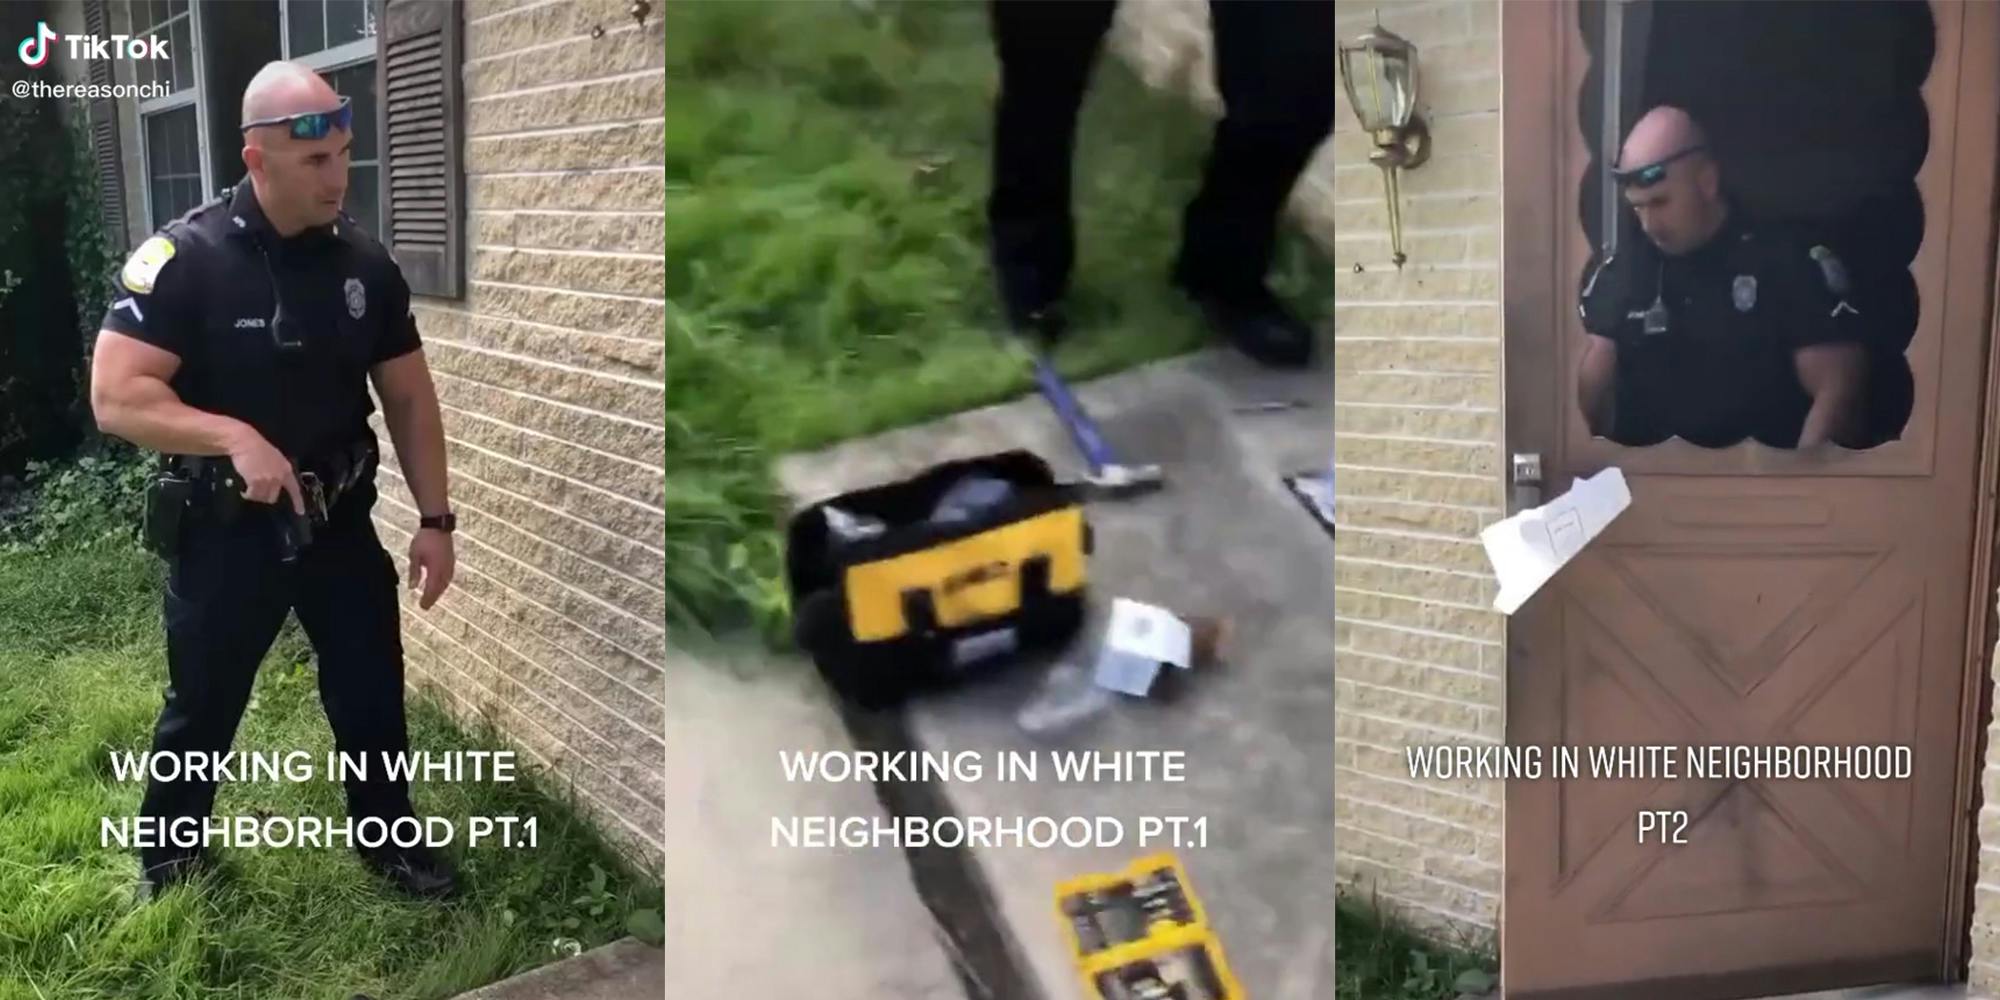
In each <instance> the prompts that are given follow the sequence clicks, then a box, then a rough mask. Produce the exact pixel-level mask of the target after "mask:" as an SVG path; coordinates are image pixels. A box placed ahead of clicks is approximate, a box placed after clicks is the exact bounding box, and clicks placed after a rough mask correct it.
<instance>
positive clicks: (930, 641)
mask: <svg viewBox="0 0 2000 1000" xmlns="http://www.w3.org/2000/svg"><path fill="white" fill-rule="evenodd" d="M970 477H983V478H986V479H989V480H997V481H999V482H1002V483H1005V484H1007V488H1006V491H1005V496H1004V498H1001V499H999V500H998V501H997V502H990V503H986V504H981V505H977V506H968V507H967V508H966V511H965V513H964V514H963V515H962V516H960V517H956V518H950V517H939V516H936V514H937V512H938V508H939V504H940V501H943V500H946V499H947V498H948V494H949V493H950V491H952V490H953V488H954V485H955V484H963V483H965V482H966V481H967V480H968V478H970ZM986 485H988V486H991V484H990V483H988V484H986ZM829 508H832V509H833V513H832V514H831V515H829V513H828V510H829ZM829 516H831V518H832V521H831V522H830V521H829ZM840 522H845V523H855V522H868V523H870V524H872V525H873V526H874V528H875V531H876V533H875V534H873V535H872V536H870V537H860V538H855V537H842V535H841V534H840V533H839V532H837V531H836V530H834V528H833V527H832V524H833V523H840ZM1090 549H1091V531H1090V525H1089V522H1088V521H1087V520H1086V519H1085V517H1084V511H1083V505H1082V503H1081V500H1080V497H1079V496H1078V494H1077V491H1076V490H1075V489H1074V488H1073V487H1070V486H1067V485H1063V484H1059V483H1057V482H1056V480H1055V477H1054V475H1053V474H1052V473H1051V472H1050V470H1049V467H1048V464H1047V463H1045V462H1044V461H1042V460H1041V459H1040V458H1039V457H1037V456H1035V455H1033V454H1031V453H1029V452H1025V451H1010V452H1003V453H999V454H994V455H988V456H984V457H980V458H972V459H966V460H962V461H954V462H947V463H943V464H940V465H937V466H933V467H932V468H930V469H928V470H926V471H925V472H923V473H922V474H920V475H917V476H915V477H913V478H910V479H907V480H903V481H901V482H896V483H890V484H887V485H883V486H877V487H872V488H869V489H865V490H860V491H857V492H852V493H847V494H843V495H841V496H837V497H833V498H831V499H828V500H824V501H821V502H820V503H816V504H813V505H812V506H810V507H807V508H805V509H804V510H802V511H800V512H798V513H797V514H796V515H794V516H793V518H792V520H791V523H790V525H789V526H788V530H787V544H786V552H785V562H786V576H787V584H788V587H789V589H790V593H791V600H792V608H793V634H794V637H795V638H796V640H797V641H798V644H799V646H800V647H801V648H803V649H804V650H805V651H806V652H807V653H808V654H809V655H811V656H812V658H813V661H814V663H815V664H817V665H818V667H819V669H820V672H821V673H822V674H823V675H824V676H825V677H826V679H827V681H828V683H829V684H830V685H831V686H832V687H833V688H834V690H836V691H837V692H839V693H840V694H841V695H843V696H844V697H846V698H847V699H848V700H850V701H852V702H855V703H857V704H860V705H862V706H865V707H883V706H886V705H889V704H894V703H896V702H898V701H901V700H902V699H903V698H905V697H907V696H908V695H910V694H912V693H914V692H917V691H920V690H924V689H927V688H936V687H942V686H946V685H949V684H952V683H955V682H957V681H960V680H962V679H965V678H967V677H969V676H972V675H975V674H984V673H989V672H991V671H992V670H994V669H997V668H999V667H1001V666H1004V665H1006V664H1008V663H1011V662H1016V661H1018V660H1020V659H1022V658H1023V657H1024V655H1025V654H1028V653H1031V652H1034V651H1037V650H1043V649H1047V648H1050V647H1054V646H1060V645H1062V644H1064V643H1067V642H1068V641H1069V640H1070V639H1071V638H1072V637H1074V636H1075V634H1076V632H1077V631H1078V629H1079V628H1081V626H1082V624H1083V617H1084V600H1085V584H1086V579H1087V567H1086V562H1087V557H1088V556H1089V553H1090Z"/></svg>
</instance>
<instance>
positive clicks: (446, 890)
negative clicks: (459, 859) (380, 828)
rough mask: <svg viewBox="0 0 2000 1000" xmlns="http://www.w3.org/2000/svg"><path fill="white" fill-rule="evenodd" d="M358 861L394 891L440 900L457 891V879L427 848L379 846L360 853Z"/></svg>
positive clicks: (441, 859) (419, 845)
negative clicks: (388, 884)
mask: <svg viewBox="0 0 2000 1000" xmlns="http://www.w3.org/2000/svg"><path fill="white" fill-rule="evenodd" d="M361 860H362V862H363V863H364V864H366V865H367V866H368V867H369V868H371V869H373V870H374V872H375V874H377V875H380V876H381V877H383V878H385V879H387V880H389V882H390V884H392V885H394V886H395V887H396V888H398V889H401V890H402V891H404V892H406V893H409V894H410V895H412V896H417V897H419V898H423V899H442V898H444V897H446V896H450V895H452V894H454V893H456V892H457V891H458V876H457V875H455V874H453V873H452V870H451V868H450V867H449V866H448V865H446V864H445V862H444V859H443V858H440V857H438V856H437V855H436V854H434V853H432V852H431V850H430V848H428V847H425V846H423V845H422V844H418V845H417V846H415V847H394V846H383V847H378V848H375V849H374V850H364V851H362V852H361Z"/></svg>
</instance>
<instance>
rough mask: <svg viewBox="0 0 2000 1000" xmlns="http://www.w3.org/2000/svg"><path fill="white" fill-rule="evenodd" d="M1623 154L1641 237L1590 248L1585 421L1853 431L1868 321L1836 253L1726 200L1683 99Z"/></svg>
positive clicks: (1692, 429)
mask: <svg viewBox="0 0 2000 1000" xmlns="http://www.w3.org/2000/svg"><path fill="white" fill-rule="evenodd" d="M1619 162H1620V163H1621V164H1624V166H1623V167H1621V168H1620V169H1619V170H1618V171H1617V172H1616V173H1615V176H1616V178H1617V180H1618V182H1619V184H1620V185H1621V186H1622V187H1623V188H1624V192H1625V198H1626V201H1627V202H1628V203H1629V204H1631V206H1632V208H1633V211H1634V212H1635V213H1636V214H1637V215H1638V220H1639V225H1640V228H1641V229H1642V230H1644V232H1645V235H1646V240H1647V243H1646V245H1642V246H1640V247H1638V248H1635V249H1632V250H1621V251H1620V252H1619V253H1617V254H1614V255H1613V256H1612V257H1611V258H1610V259H1608V260H1602V261H1599V262H1597V263H1596V264H1595V265H1594V267H1593V268H1592V270H1591V273H1590V276H1589V278H1588V279H1586V281H1585V283H1584V286H1583V289H1582V292H1581V294H1580V296H1579V303H1578V311H1579V312H1580V313H1581V314H1582V317H1583V325H1584V329H1585V331H1586V332H1587V333H1588V334H1589V336H1588V338H1587V340H1588V343H1587V345H1586V346H1585V349H1584V355H1583V360H1582V364H1581V366H1580V371H1579V375H1578V399H1579V401H1580V403H1581V405H1582V407H1583V410H1584V414H1585V417H1586V419H1587V420H1588V422H1589V423H1590V425H1591V428H1592V430H1593V431H1595V432H1596V433H1598V434H1602V435H1604V436H1606V437H1610V438H1612V439H1613V440H1616V441H1618V442H1619V443H1621V444H1627V445H1645V444H1654V443H1657V442H1660V441H1664V440H1666V439H1668V438H1672V437H1680V438H1683V439H1685V440H1687V441H1689V442H1691V443H1694V444H1698V445H1702V446H1705V447H1727V446H1729V445H1732V444H1735V443H1737V442H1739V441H1742V440H1743V439H1744V438H1746V437H1747V438H1754V439H1756V440H1758V441H1761V442H1763V443H1765V444H1767V445H1771V446H1774V447H1780V448H1793V447H1798V448H1810V447H1814V446H1817V445H1820V444H1823V443H1826V442H1829V441H1832V442H1835V443H1849V442H1851V441H1853V440H1855V439H1856V438H1858V437H1859V435H1860V434H1861V433H1862V431H1863V428H1862V427H1861V426H1859V425H1860V424H1861V423H1862V421H1863V418H1864V414H1863V406H1862V394H1863V390H1864V389H1865V378H1866V353H1865V351H1864V349H1863V342H1864V331H1863V329H1862V327H1861V325H1860V323H1859V319H1860V313H1859V311H1857V310H1856V309H1855V308H1854V306H1853V305H1851V304H1850V303H1849V302H1848V295H1849V289H1848V288H1847V275H1846V271H1845V268H1844V267H1843V266H1842V265H1841V263H1840V260H1839V258H1838V257H1836V256H1834V254H1833V252H1832V251H1831V250H1829V249H1828V248H1827V247H1825V246H1822V245H1816V244H1813V243H1811V242H1810V241H1808V240H1804V239H1800V238H1798V237H1796V236H1793V235H1790V234H1787V233H1784V232H1781V231H1779V230H1776V229H1772V228H1768V227H1760V226H1759V225H1757V224H1756V223H1755V222H1754V221H1753V220H1752V219H1751V218H1750V217H1749V216H1748V215H1747V214H1746V213H1745V212H1744V211H1743V210H1742V209H1741V208H1739V207H1736V206H1734V205H1732V204H1731V203H1730V200H1729V199H1728V198H1727V197H1725V196H1724V194H1723V193H1722V188H1721V171H1720V168H1719V166H1718V165H1717V164H1716V161H1715V160H1714V158H1713V157H1711V156H1710V155H1709V152H1708V148H1707V143H1706V140H1705V138H1704V136H1703V134H1702V131H1701V129H1700V127H1699V126H1698V125H1697V124H1696V123H1695V121H1694V119H1693V118H1692V117H1691V116H1689V115H1688V113H1687V112H1685V111H1683V110H1681V109H1679V108H1674V107H1666V106H1662V107H1658V108H1655V109H1653V110H1652V111H1650V112H1648V113H1647V114H1646V115H1645V116H1644V117H1643V118H1641V119H1640V120H1639V122H1638V124H1637V125H1635V126H1633V128H1632V132H1631V134H1630V136H1628V137H1627V139H1626V141H1625V145H1624V147H1623V149H1622V150H1621V152H1620V156H1619Z"/></svg>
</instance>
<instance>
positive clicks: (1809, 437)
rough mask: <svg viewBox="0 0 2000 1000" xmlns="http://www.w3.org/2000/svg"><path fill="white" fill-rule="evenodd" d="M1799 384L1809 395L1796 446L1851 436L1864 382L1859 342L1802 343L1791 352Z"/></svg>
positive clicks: (1858, 420) (1854, 427) (1852, 435)
mask: <svg viewBox="0 0 2000 1000" xmlns="http://www.w3.org/2000/svg"><path fill="white" fill-rule="evenodd" d="M1792 359H1793V364H1794V365H1795V366H1796V367H1797V369H1798V374H1799V384H1800V385H1802V386H1804V387H1805V390H1806V394H1807V395H1809V396H1811V397H1812V409H1811V410H1809V411H1807V413H1806V423H1805V429H1804V430H1801V431H1800V432H1799V447H1800V448H1812V447H1816V446H1818V445H1821V444H1825V443H1826V442H1828V441H1834V442H1840V441H1847V440H1852V439H1853V437H1854V435H1855V431H1856V428H1857V425H1858V424H1859V422H1860V417H1861V393H1862V388H1863V386H1864V385H1865V384H1866V375H1867V356H1866V355H1865V354H1864V353H1863V352H1862V350H1861V346H1860V345H1859V344H1852V343H1835V344H1816V345H1813V346H1811V347H1801V348H1799V349H1798V350H1797V351H1794V352H1793V353H1792Z"/></svg>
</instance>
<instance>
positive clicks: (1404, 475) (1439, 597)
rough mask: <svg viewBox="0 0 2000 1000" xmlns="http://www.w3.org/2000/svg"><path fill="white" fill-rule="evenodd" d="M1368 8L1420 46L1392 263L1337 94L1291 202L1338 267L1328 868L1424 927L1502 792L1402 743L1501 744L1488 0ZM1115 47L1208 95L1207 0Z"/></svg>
mask: <svg viewBox="0 0 2000 1000" xmlns="http://www.w3.org/2000/svg"><path fill="white" fill-rule="evenodd" d="M1376 11H1379V12H1380V16H1381V21H1382V25H1383V26H1384V27H1385V28H1388V29H1389V30H1392V31H1395V32H1397V33H1398V34H1400V35H1402V36H1403V37H1405V38H1407V39H1409V40H1410V41H1411V42H1413V43H1415V44H1416V45H1417V47H1418V49H1419V59H1420V61H1421V66H1422V74H1423V86H1424V88H1425V89H1424V92H1423V93H1422V94H1421V95H1420V99H1421V101H1422V104H1423V105H1424V112H1425V116H1426V118H1427V119H1428V120H1429V121H1430V122H1431V131H1432V139H1433V143H1432V148H1433V153H1432V158H1431V161H1430V162H1429V163H1427V164H1425V165H1424V166H1423V167H1422V168H1421V169H1419V170H1416V171H1413V172H1410V173H1407V174H1405V175H1404V177H1403V192H1404V199H1405V200H1404V204H1403V234H1404V252H1405V253H1407V254H1408V255H1409V261H1408V263H1406V264H1405V265H1404V267H1403V270H1402V271H1401V272H1400V273H1399V272H1398V271H1397V270H1396V269H1395V268H1394V267H1393V266H1392V265H1391V264H1390V263H1389V257H1390V249H1389V234H1388V216H1387V212H1386V210H1385V207H1384V203H1383V191H1382V176H1381V173H1380V171H1378V170H1377V169H1376V168H1374V167H1372V166H1370V165H1369V164H1368V160H1367V155H1368V144H1367V140H1366V137H1365V136H1363V135H1361V134H1360V133H1359V131H1358V129H1357V126H1356V123H1355V120H1354V117H1353V113H1352V111H1351V109H1349V108H1348V107H1347V106H1346V103H1345V100H1344V99H1343V101H1342V105H1341V110H1340V112H1339V117H1338V118H1337V119H1336V120H1335V124H1334V137H1333V139H1332V141H1330V142H1328V143H1327V144H1326V145H1324V146H1322V147H1321V149H1320V152H1319V155H1318V156H1317V157H1316V158H1315V160H1314V162H1313V164H1312V165H1311V166H1310V167H1309V168H1308V170H1307V173H1306V176H1305V177H1303V178H1302V179H1301V181H1300V183H1299V185H1298V187H1297V188H1296V189H1295V190H1294V191H1293V201H1292V209H1293V211H1294V212H1295V214H1296V215H1297V217H1298V218H1299V220H1300V221H1301V223H1302V224H1303V225H1304V226H1305V227H1306V229H1307V230H1308V231H1309V232H1310V233H1312V234H1313V236H1314V237H1315V238H1316V239H1318V240H1319V241H1320V242H1322V243H1324V244H1326V245H1327V246H1329V247H1330V248H1331V249H1332V251H1333V264H1334V267H1335V269H1336V271H1335V293H1334V315H1333V329H1334V378H1335V396H1336V398H1337V399H1338V400H1339V402H1338V403H1337V404H1336V406H1335V417H1334V432H1335V451H1334V454H1335V464H1336V468H1337V470H1338V481H1339V482H1340V484H1341V492H1340V496H1339V501H1338V504H1339V514H1338V515H1337V521H1338V529H1337V538H1336V540H1335V543H1334V544H1335V546H1336V549H1337V557H1336V563H1335V580H1334V583H1335V606H1334V612H1335V614H1336V616H1337V618H1338V622H1337V624H1336V625H1335V631H1336V635H1337V637H1338V648H1337V649H1336V651H1335V656H1336V661H1337V664H1338V666H1337V669H1338V671H1339V675H1340V678H1339V680H1338V682H1337V684H1336V687H1337V690H1338V700H1337V706H1336V709H1335V726H1336V729H1337V737H1336V744H1335V771H1334V787H1335V795H1336V798H1337V805H1336V813H1335V816H1336V830H1335V845H1336V846H1335V866H1336V869H1337V871H1338V872H1339V873H1340V875H1341V876H1342V878H1343V879H1344V880H1350V881H1353V882H1356V883H1358V884H1359V885H1360V886H1361V887H1363V888H1364V889H1370V888H1372V889H1373V890H1376V891H1379V893H1380V895H1381V897H1382V898H1383V899H1385V900H1387V901H1389V902H1391V903H1393V904H1396V905H1397V907H1398V908H1399V909H1400V910H1402V911H1403V912H1404V913H1405V914H1406V915H1407V916H1409V917H1411V918H1412V919H1414V920H1416V921H1417V922H1419V923H1421V924H1424V925H1427V926H1430V927H1432V928H1436V929H1452V930H1458V931H1463V932H1467V933H1470V934H1473V935H1484V934H1485V933H1488V932H1491V931H1492V930H1493V929H1494V928H1496V927H1497V925H1498V911H1499V894H1500V838H1501V813H1500V807H1501V786H1500V785H1499V784H1498V783H1497V782H1495V783H1463V784H1458V785H1447V784H1443V783H1438V782H1420V781H1416V780H1412V779H1411V778H1410V777H1409V769H1408V767H1407V765H1406V764H1405V762H1404V758H1403V755H1402V748H1404V747H1405V746H1408V745H1410V744H1418V743H1439V742H1452V743H1474V742H1487V743H1498V742H1500V741H1501V740H1502V739H1503V738H1504V728H1503V725H1502V720H1501V705H1502V687H1501V668H1502V662H1503V661H1502V658H1501V651H1502V650H1501V645H1500V642H1501V623H1502V619H1501V617H1500V616H1499V615H1497V614H1496V613H1494V612H1492V611H1491V610H1489V609H1490V608H1491V606H1492V600H1493V593H1494V589H1495V584H1494V582H1493V580H1492V577H1491V574H1490V573H1489V571H1488V567H1487V563H1486V557H1485V555H1484V553H1483V552H1482V551H1481V549H1480V547H1479V544H1478V532H1479V529H1480V528H1481V527H1484V526H1485V525H1487V524H1490V523H1492V522H1493V521H1494V520H1496V519H1497V518H1498V517H1499V516H1500V515H1501V503H1502V493H1501V490H1502V485H1501V478H1500V475H1499V467H1500V461H1501V458H1500V456H1501V443H1500V442H1501V438H1500V287H1499V279H1500V267H1499V259H1500V159H1499V153H1500V91H1499V86H1500V48H1499V42H1500V17H1499V5H1498V4H1497V3H1496V2H1492V0H1443V2H1406V0H1384V2H1381V3H1371V4H1365V5H1349V6H1345V7H1343V9H1342V11H1341V13H1340V14H1339V15H1338V25H1339V31H1340V34H1341V36H1342V37H1343V38H1345V37H1349V36H1352V35H1356V34H1359V33H1360V32H1362V31H1364V30H1366V29H1367V28H1368V27H1369V26H1370V25H1371V24H1372V23H1373V18H1374V16H1375V12H1376ZM1111 45H1112V49H1113V51H1115V52H1117V53H1118V54H1119V55H1120V56H1122V57H1124V58H1125V59H1126V61H1127V62H1128V63H1130V64H1131V65H1132V66H1133V67H1134V68H1135V69H1136V70H1137V72H1138V73H1139V75H1140V76H1141V77H1143V78H1144V79H1145V80H1146V81H1147V82H1148V83H1151V84H1153V85H1155V86H1160V87H1167V88H1172V89H1177V90H1181V91H1183V92H1186V93H1189V94H1190V95H1191V96H1192V98H1193V99H1194V100H1195V102H1196V103H1197V104H1198V105H1200V106H1202V107H1203V108H1205V109H1207V110H1209V111H1211V112H1213V110H1214V109H1215V108H1216V107H1217V98H1216V95H1215V88H1214V85H1213V82H1212V77H1213V70H1212V64H1211V51H1210V46H1209V41H1208V31H1207V3H1206V0H1152V2H1147V3H1126V4H1122V5H1121V6H1120V10H1119V15H1118V24H1117V27H1116V28H1115V29H1114V32H1113V35H1112V41H1111ZM1329 71H1331V68H1329ZM1357 265H1359V267H1360V270H1359V271H1358V272H1357V271H1356V270H1355V268H1356V266H1357Z"/></svg>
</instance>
